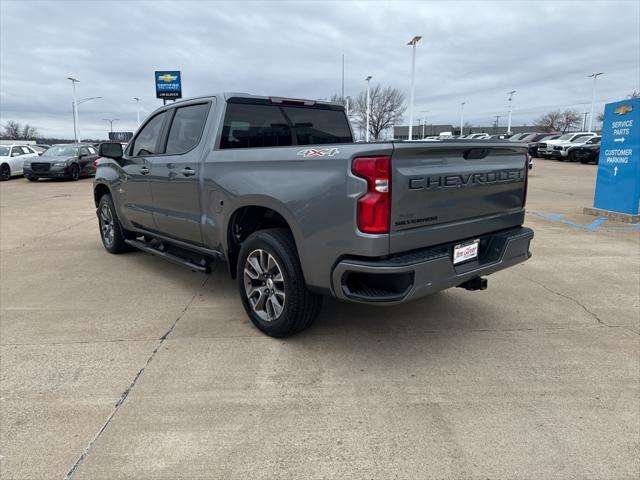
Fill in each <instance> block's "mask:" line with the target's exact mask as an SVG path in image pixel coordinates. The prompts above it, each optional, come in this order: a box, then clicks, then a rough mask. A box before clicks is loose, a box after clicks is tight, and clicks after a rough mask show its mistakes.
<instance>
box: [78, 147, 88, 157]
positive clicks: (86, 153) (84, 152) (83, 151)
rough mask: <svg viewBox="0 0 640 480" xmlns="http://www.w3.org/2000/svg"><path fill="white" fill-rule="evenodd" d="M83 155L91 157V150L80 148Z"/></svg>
mask: <svg viewBox="0 0 640 480" xmlns="http://www.w3.org/2000/svg"><path fill="white" fill-rule="evenodd" d="M82 155H87V156H88V155H89V149H88V148H87V147H82V148H80V156H82Z"/></svg>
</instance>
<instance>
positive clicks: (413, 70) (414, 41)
mask: <svg viewBox="0 0 640 480" xmlns="http://www.w3.org/2000/svg"><path fill="white" fill-rule="evenodd" d="M421 38H422V37H421V36H419V35H416V36H415V37H413V38H412V39H411V40H410V41H409V43H407V45H411V47H412V48H411V99H410V100H409V140H412V133H413V97H414V93H415V76H416V44H417V43H418V42H419V41H420V39H421Z"/></svg>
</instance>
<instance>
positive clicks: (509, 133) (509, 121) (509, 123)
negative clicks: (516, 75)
mask: <svg viewBox="0 0 640 480" xmlns="http://www.w3.org/2000/svg"><path fill="white" fill-rule="evenodd" d="M507 93H508V94H509V120H508V121H507V135H511V108H512V105H511V102H512V100H513V94H514V93H516V91H515V90H511V91H510V92H507Z"/></svg>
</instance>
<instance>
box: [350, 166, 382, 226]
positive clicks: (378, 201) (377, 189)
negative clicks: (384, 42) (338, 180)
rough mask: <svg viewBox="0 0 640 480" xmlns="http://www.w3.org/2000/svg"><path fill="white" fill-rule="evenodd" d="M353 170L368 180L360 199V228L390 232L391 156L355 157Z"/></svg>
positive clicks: (356, 174) (358, 175) (357, 175)
mask: <svg viewBox="0 0 640 480" xmlns="http://www.w3.org/2000/svg"><path fill="white" fill-rule="evenodd" d="M351 171H352V172H353V174H354V175H355V176H356V177H360V178H364V179H365V180H366V181H367V193H365V194H364V195H363V196H362V197H360V198H359V199H358V230H360V231H361V232H362V233H389V219H390V216H391V157H359V158H354V159H353V164H352V166H351Z"/></svg>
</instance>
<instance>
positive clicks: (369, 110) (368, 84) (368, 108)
mask: <svg viewBox="0 0 640 480" xmlns="http://www.w3.org/2000/svg"><path fill="white" fill-rule="evenodd" d="M371 78H372V77H371V75H369V76H368V77H367V78H365V80H366V81H367V131H366V133H365V139H366V141H367V142H368V141H369V115H370V114H371V94H370V88H369V87H370V85H371Z"/></svg>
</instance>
